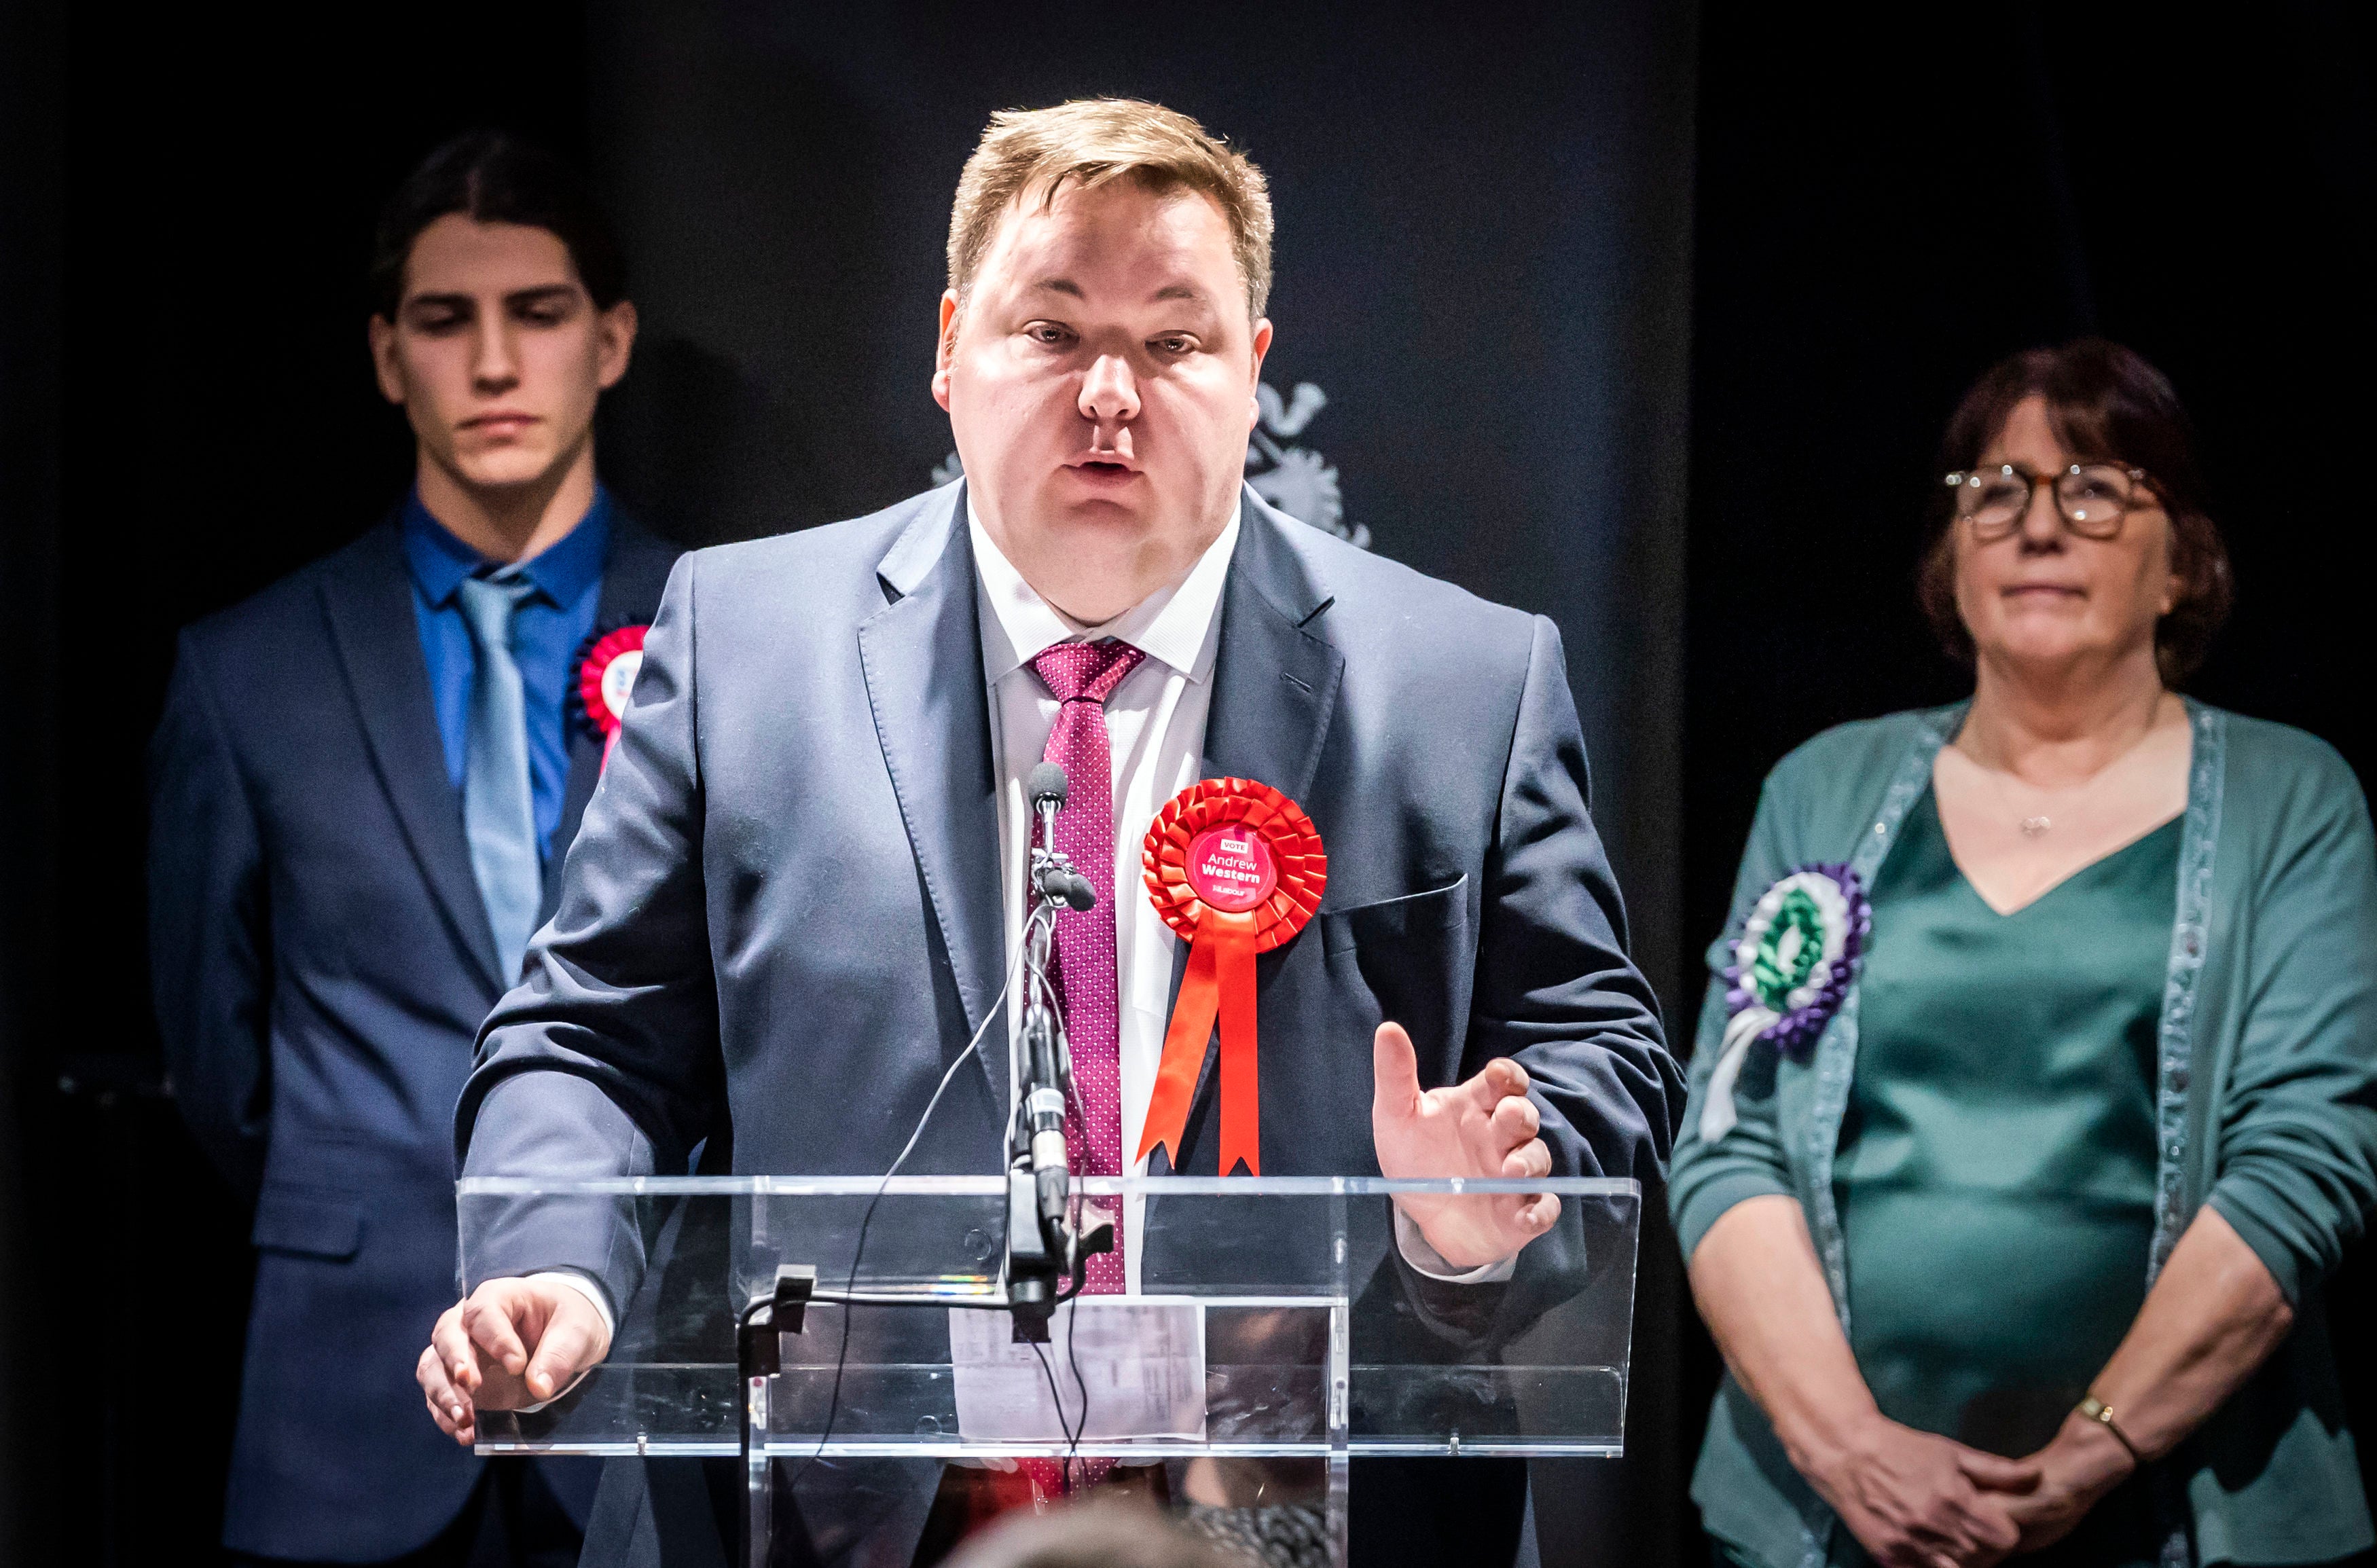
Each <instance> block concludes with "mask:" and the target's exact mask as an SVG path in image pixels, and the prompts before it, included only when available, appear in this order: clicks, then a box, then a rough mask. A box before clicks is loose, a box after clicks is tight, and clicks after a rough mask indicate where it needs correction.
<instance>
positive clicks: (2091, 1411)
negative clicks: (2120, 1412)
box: [2080, 1394, 2145, 1465]
mask: <svg viewBox="0 0 2377 1568" xmlns="http://www.w3.org/2000/svg"><path fill="white" fill-rule="evenodd" d="M2080 1415H2081V1417H2082V1418H2083V1419H2085V1420H2091V1421H2094V1422H2096V1424H2097V1425H2098V1426H2100V1427H2102V1428H2104V1429H2105V1430H2107V1431H2108V1432H2111V1433H2112V1434H2113V1441H2114V1442H2118V1443H2120V1445H2121V1447H2122V1448H2123V1449H2124V1450H2126V1451H2127V1452H2128V1454H2129V1455H2130V1458H2131V1460H2132V1462H2133V1463H2136V1464H2140V1465H2143V1464H2144V1463H2145V1455H2144V1454H2140V1453H2139V1452H2138V1445H2137V1444H2136V1443H2134V1442H2131V1441H2130V1434H2129V1433H2127V1432H2125V1431H2123V1430H2121V1429H2120V1424H2119V1423H2118V1422H2116V1421H2115V1420H2114V1419H2113V1407H2112V1406H2110V1405H2108V1404H2106V1403H2105V1402H2104V1401H2103V1400H2101V1399H2099V1398H2097V1397H2096V1395H2095V1394H2090V1395H2088V1397H2086V1398H2085V1399H2083V1400H2082V1401H2080Z"/></svg>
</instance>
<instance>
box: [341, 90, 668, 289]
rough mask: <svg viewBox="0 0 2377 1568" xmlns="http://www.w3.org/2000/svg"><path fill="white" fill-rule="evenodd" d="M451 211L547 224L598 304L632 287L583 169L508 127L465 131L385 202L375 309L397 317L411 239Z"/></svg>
mask: <svg viewBox="0 0 2377 1568" xmlns="http://www.w3.org/2000/svg"><path fill="white" fill-rule="evenodd" d="M449 212H461V213H465V214H468V215H469V216H470V217H472V218H473V219H475V220H477V221H479V222H482V223H519V224H522V225H524V226H526V227H528V228H532V229H543V230H545V231H546V232H547V233H551V234H552V235H553V236H554V237H555V239H558V240H559V241H560V242H561V243H562V245H564V246H566V247H567V249H568V251H569V262H570V265H571V266H573V267H575V268H577V269H578V281H579V282H580V283H582V284H584V285H585V288H586V293H587V296H588V297H589V298H591V299H592V300H593V302H594V308H595V309H597V310H608V309H610V308H611V307H612V306H613V305H616V304H618V303H619V302H620V301H621V300H623V299H625V298H626V297H627V263H626V261H625V260H624V259H623V257H622V256H621V253H620V250H619V241H618V236H617V235H616V234H615V233H613V232H612V229H611V222H610V220H609V219H608V218H606V217H605V216H603V208H602V204H601V203H600V202H598V201H596V200H595V199H594V193H593V192H592V190H591V189H590V188H589V187H588V186H587V184H586V182H585V181H584V180H582V179H580V178H579V174H578V172H577V171H576V170H574V169H572V168H571V167H570V166H569V165H568V164H567V163H564V162H562V161H561V160H560V159H558V158H555V156H554V155H553V154H552V153H550V152H547V151H545V150H543V148H540V147H532V146H531V145H530V144H528V143H527V142H524V141H521V140H520V139H519V138H516V137H512V136H509V135H507V134H506V133H504V132H502V131H489V130H479V131H465V132H463V133H462V134H461V135H460V136H458V137H456V138H453V139H452V140H451V141H448V142H447V143H445V144H444V145H443V146H440V147H439V148H437V149H436V150H435V151H433V152H431V153H430V154H429V156H428V157H427V158H425V159H424V160H422V162H421V166H420V167H419V168H417V169H415V170H413V171H412V174H408V175H407V176H405V181H404V183H403V184H402V185H400V186H397V187H396V191H395V193H394V194H393V195H391V196H390V197H388V201H387V203H386V204H385V205H384V206H382V207H381V209H380V213H379V224H378V227H377V229H376V232H375V233H374V234H373V236H372V258H371V269H370V272H369V275H368V277H367V279H366V286H367V287H368V289H369V290H370V300H371V308H372V312H373V314H374V315H376V316H378V317H380V318H381V319H383V320H387V321H393V320H395V319H396V312H397V307H398V306H399V305H402V304H403V303H404V301H403V298H402V295H403V293H404V267H405V263H406V262H408V261H410V260H412V242H413V241H415V240H417V239H419V238H420V237H421V231H422V230H424V229H426V228H427V227H429V225H430V224H432V223H435V222H436V221H437V220H438V219H440V218H443V217H445V216H446V215H447V214H448V213H449Z"/></svg>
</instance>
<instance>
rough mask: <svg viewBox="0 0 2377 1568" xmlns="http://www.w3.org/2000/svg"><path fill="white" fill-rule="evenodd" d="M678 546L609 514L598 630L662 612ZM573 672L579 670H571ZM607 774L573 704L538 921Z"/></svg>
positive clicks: (548, 911) (547, 910)
mask: <svg viewBox="0 0 2377 1568" xmlns="http://www.w3.org/2000/svg"><path fill="white" fill-rule="evenodd" d="M676 557H677V549H676V546H675V545H671V544H669V543H667V542H666V541H665V540H663V539H660V538H658V537H656V536H655V535H653V534H651V533H648V532H646V531H645V530H644V529H642V528H639V527H638V526H637V525H636V524H635V523H634V522H633V521H630V520H629V519H628V518H627V515H626V514H625V513H622V512H618V511H614V512H613V513H612V515H611V554H610V558H609V559H608V560H606V561H604V562H603V590H602V595H601V598H600V600H599V601H598V602H597V604H596V606H595V610H594V635H595V636H597V637H603V636H606V635H608V634H609V633H611V632H614V631H616V630H617V629H618V628H621V627H623V626H640V625H644V624H646V623H649V622H650V621H651V618H652V616H655V615H657V614H659V613H660V604H661V590H662V589H663V588H665V587H666V586H667V585H668V574H669V569H670V568H671V567H673V566H675V564H676ZM571 676H572V678H573V679H574V678H575V676H576V672H575V671H572V672H571ZM602 778H603V743H602V742H601V741H599V740H597V739H595V738H594V736H593V733H592V728H591V726H590V725H589V724H586V723H585V722H584V721H583V720H582V718H580V717H579V716H578V714H577V712H576V710H575V709H574V708H573V710H572V712H571V725H570V736H569V780H568V784H567V788H566V789H565V790H564V792H563V794H562V797H561V820H560V821H559V822H558V823H556V824H555V827H554V831H553V848H554V851H555V853H553V854H551V855H548V856H545V861H544V903H543V907H542V908H540V909H539V910H538V911H537V917H536V919H537V924H538V925H540V926H542V925H543V924H544V923H545V922H546V921H547V920H550V919H552V918H553V912H554V910H555V908H556V907H557V906H558V905H559V904H560V901H561V868H562V862H563V860H564V859H565V857H566V856H567V853H568V849H569V846H570V845H571V844H574V843H576V842H577V839H578V824H579V821H580V820H582V819H583V818H584V817H585V815H586V803H587V802H588V801H590V800H591V799H593V798H594V786H595V785H596V784H599V783H601V782H602Z"/></svg>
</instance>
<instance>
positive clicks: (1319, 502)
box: [933, 381, 1370, 550]
mask: <svg viewBox="0 0 2377 1568" xmlns="http://www.w3.org/2000/svg"><path fill="white" fill-rule="evenodd" d="M1255 401H1256V403H1257V404H1258V406H1259V407H1260V410H1261V417H1260V419H1259V420H1258V421H1256V424H1255V428H1254V432H1253V435H1252V437H1251V438H1250V439H1249V440H1248V442H1247V483H1248V484H1249V485H1253V486H1254V490H1255V494H1256V495H1258V496H1260V497H1262V498H1263V499H1264V500H1266V501H1269V502H1270V503H1271V504H1272V506H1274V507H1277V508H1278V509H1280V510H1282V511H1284V512H1285V513H1286V514H1287V515H1288V516H1290V517H1292V518H1295V519H1296V520H1297V521H1301V522H1308V523H1310V524H1311V525H1312V526H1313V527H1315V528H1318V529H1321V530H1323V531H1325V532H1327V533H1334V534H1335V535H1337V537H1338V538H1340V539H1343V540H1344V541H1345V542H1346V543H1347V544H1349V545H1354V546H1356V548H1358V549H1364V550H1367V549H1368V548H1369V547H1370V531H1369V529H1368V528H1367V527H1365V526H1364V525H1363V524H1361V523H1358V522H1352V523H1349V522H1347V521H1345V497H1344V492H1343V491H1342V490H1341V489H1340V488H1339V487H1338V484H1337V470H1336V469H1335V467H1333V466H1332V464H1331V463H1330V461H1329V460H1328V459H1326V458H1324V457H1322V456H1321V455H1320V453H1319V452H1316V451H1314V450H1312V449H1310V448H1308V447H1298V446H1291V445H1289V444H1288V443H1290V442H1292V441H1294V440H1295V439H1296V437H1299V436H1301V435H1303V434H1304V427H1305V426H1306V425H1309V424H1311V423H1312V417H1313V415H1315V414H1317V413H1320V411H1321V410H1322V409H1324V408H1327V407H1328V406H1329V397H1328V394H1327V393H1325V392H1323V391H1321V389H1320V388H1318V387H1316V386H1314V385H1313V384H1312V383H1311V382H1309V381H1298V382H1297V383H1296V390H1295V391H1293V392H1291V393H1289V394H1288V395H1287V396H1286V397H1284V398H1283V397H1281V396H1280V395H1279V389H1278V388H1276V387H1274V386H1272V384H1271V383H1270V382H1268V381H1266V382H1264V383H1263V384H1262V385H1261V386H1260V387H1259V388H1257V389H1256V390H1255ZM962 473H965V465H964V464H963V463H962V462H960V461H958V455H957V453H955V452H951V453H950V455H949V456H948V457H947V458H945V459H943V460H942V461H940V462H938V463H936V464H935V465H934V466H933V484H934V485H936V486H938V485H947V484H949V483H950V481H951V480H953V479H956V478H957V477H958V476H959V475H961V474H962Z"/></svg>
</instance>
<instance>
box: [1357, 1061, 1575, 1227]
mask: <svg viewBox="0 0 2377 1568" xmlns="http://www.w3.org/2000/svg"><path fill="white" fill-rule="evenodd" d="M1371 1070H1372V1071H1373V1072H1374V1073H1375V1074H1376V1076H1377V1083H1378V1087H1377V1089H1376V1091H1375V1094H1374V1095H1373V1097H1372V1099H1371V1101H1370V1136H1371V1138H1372V1140H1373V1141H1374V1142H1375V1143H1377V1145H1378V1151H1379V1169H1380V1172H1381V1173H1382V1174H1384V1175H1386V1176H1391V1177H1403V1178H1409V1177H1444V1176H1472V1177H1476V1176H1484V1177H1498V1176H1511V1177H1530V1176H1549V1175H1550V1174H1551V1169H1552V1152H1551V1150H1550V1149H1549V1148H1548V1147H1547V1146H1546V1145H1545V1143H1544V1141H1543V1139H1542V1138H1540V1137H1539V1136H1537V1134H1538V1133H1539V1132H1540V1131H1542V1128H1543V1117H1542V1115H1541V1114H1540V1113H1539V1112H1538V1111H1537V1110H1536V1109H1535V1102H1534V1101H1532V1100H1530V1099H1528V1098H1527V1072H1526V1069H1524V1068H1523V1067H1521V1066H1520V1065H1519V1064H1518V1063H1517V1062H1515V1061H1512V1060H1511V1059H1509V1058H1507V1057H1497V1058H1495V1059H1493V1060H1492V1061H1489V1062H1487V1064H1486V1067H1485V1070H1484V1071H1481V1072H1479V1073H1478V1074H1477V1076H1476V1077H1475V1078H1472V1079H1471V1080H1470V1081H1469V1082H1468V1083H1461V1084H1456V1085H1454V1086H1453V1087H1451V1088H1449V1089H1422V1088H1421V1087H1420V1086H1419V1056H1418V1054H1417V1053H1416V1052H1415V1051H1414V1050H1413V1049H1412V1042H1411V1036H1410V1035H1407V1034H1405V1033H1404V1028H1403V1025H1402V1024H1400V1023H1381V1024H1380V1025H1379V1034H1378V1038H1377V1040H1376V1042H1375V1043H1374V1044H1373V1046H1372V1047H1371ZM1395 1206H1396V1207H1398V1208H1400V1209H1401V1210H1403V1212H1404V1214H1406V1215H1409V1216H1410V1217H1411V1219H1412V1221H1413V1223H1414V1224H1415V1225H1417V1226H1418V1227H1419V1231H1420V1234H1421V1235H1422V1236H1424V1237H1426V1238H1427V1244H1428V1245H1429V1246H1431V1247H1433V1248H1435V1249H1436V1250H1437V1252H1438V1253H1439V1255H1440V1256H1441V1257H1442V1258H1443V1259H1444V1261H1445V1262H1446V1263H1451V1265H1452V1266H1453V1267H1454V1268H1457V1269H1474V1268H1483V1267H1484V1266H1486V1265H1487V1264H1488V1263H1500V1262H1501V1261H1502V1260H1503V1259H1505V1258H1508V1257H1511V1256H1512V1255H1514V1254H1515V1253H1517V1251H1519V1249H1520V1248H1522V1247H1524V1246H1525V1245H1526V1244H1527V1243H1528V1242H1530V1241H1533V1240H1534V1239H1535V1238H1536V1237H1538V1236H1541V1235H1542V1234H1543V1233H1544V1232H1545V1231H1547V1230H1549V1229H1550V1228H1551V1227H1552V1222H1553V1221H1554V1220H1556V1219H1558V1218H1559V1198H1557V1197H1555V1196H1553V1195H1551V1194H1549V1193H1537V1194H1532V1195H1531V1194H1528V1193H1524V1192H1490V1193H1474V1194H1463V1195H1461V1196H1458V1197H1452V1196H1444V1197H1435V1196H1427V1195H1421V1194H1415V1193H1408V1192H1398V1193H1396V1194H1395Z"/></svg>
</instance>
